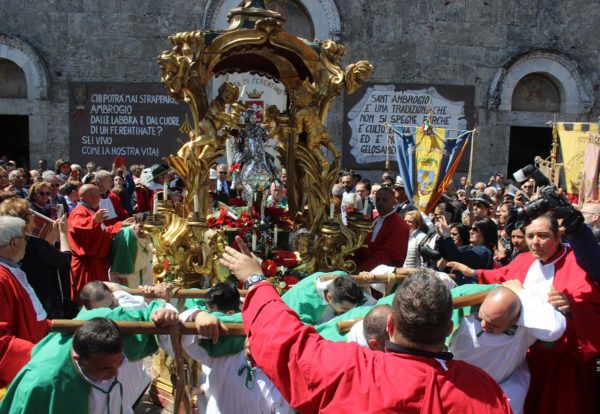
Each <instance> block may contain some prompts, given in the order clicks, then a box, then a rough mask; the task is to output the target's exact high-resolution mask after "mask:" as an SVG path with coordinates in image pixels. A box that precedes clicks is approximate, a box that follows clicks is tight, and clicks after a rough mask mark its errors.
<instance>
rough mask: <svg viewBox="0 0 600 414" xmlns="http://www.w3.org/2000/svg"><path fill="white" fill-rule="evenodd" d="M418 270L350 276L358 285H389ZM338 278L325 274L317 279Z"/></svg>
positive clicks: (409, 269) (403, 269) (404, 269)
mask: <svg viewBox="0 0 600 414" xmlns="http://www.w3.org/2000/svg"><path fill="white" fill-rule="evenodd" d="M416 270H418V269H412V268H398V269H397V270H396V273H385V274H383V275H371V274H369V273H368V272H365V273H361V274H358V275H351V276H352V277H353V278H355V279H356V281H357V282H358V283H359V284H373V283H389V282H400V281H402V280H404V279H405V278H406V277H407V276H409V275H410V274H411V273H413V272H415V271H416ZM338 277H340V276H339V275H333V274H326V275H321V276H320V277H319V279H320V280H322V281H327V280H333V279H336V278H338Z"/></svg>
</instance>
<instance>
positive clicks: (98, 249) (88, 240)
mask: <svg viewBox="0 0 600 414" xmlns="http://www.w3.org/2000/svg"><path fill="white" fill-rule="evenodd" d="M79 198H80V204H79V205H78V206H77V207H75V208H74V209H73V211H72V212H71V215H70V216H69V222H68V224H69V232H68V233H67V237H68V238H69V244H70V246H71V251H72V257H71V299H72V300H74V301H77V299H78V296H79V291H80V290H81V288H83V286H85V285H86V284H87V283H88V282H91V281H92V280H100V281H108V267H109V265H108V254H109V251H110V245H111V242H112V239H113V237H114V236H115V235H116V234H117V232H118V231H119V230H121V227H122V226H123V224H124V223H127V224H132V223H134V219H132V218H131V219H127V220H125V221H124V222H118V223H116V224H114V225H112V226H105V225H104V224H102V222H103V221H104V216H105V214H106V213H107V211H106V210H105V209H101V208H99V206H100V190H99V189H98V187H96V186H95V185H93V184H85V185H82V186H81V188H80V189H79Z"/></svg>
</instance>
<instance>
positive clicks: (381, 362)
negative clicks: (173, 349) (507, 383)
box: [242, 282, 512, 414]
mask: <svg viewBox="0 0 600 414" xmlns="http://www.w3.org/2000/svg"><path fill="white" fill-rule="evenodd" d="M242 318H243V320H244V327H245V329H246V333H247V335H248V338H249V344H250V350H251V353H252V357H253V358H254V360H255V362H256V364H257V365H258V366H259V367H261V368H262V369H263V370H264V372H265V373H266V374H267V375H268V376H269V378H270V379H271V380H272V381H273V383H274V384H275V386H276V387H277V388H278V389H279V391H280V392H281V394H282V395H283V397H284V398H285V399H286V400H287V401H288V402H289V403H290V405H291V406H292V407H294V408H295V409H296V410H298V411H299V412H300V413H335V414H340V413H428V414H442V413H444V414H452V413H460V414H468V413H473V414H475V413H477V414H482V413H510V412H512V411H511V409H510V406H509V404H508V401H507V399H506V397H505V395H504V393H503V392H502V390H501V389H500V387H499V386H498V385H497V384H496V383H495V382H494V380H493V379H492V378H491V377H490V376H488V375H487V374H486V373H485V372H483V371H482V370H480V369H479V368H476V367H474V366H472V365H470V364H467V363H466V362H462V361H454V360H451V359H450V360H447V361H443V360H442V361H441V362H440V360H438V359H434V358H431V357H426V356H418V355H412V354H405V353H395V352H393V353H392V352H385V353H384V352H380V351H371V350H370V349H367V348H363V347H360V346H359V345H357V344H355V343H343V342H331V341H327V340H325V339H323V338H322V337H321V336H320V335H319V334H318V333H317V332H316V331H315V329H314V328H313V327H312V326H308V325H305V324H303V323H302V322H300V320H299V319H298V316H297V315H296V313H294V312H293V311H292V310H291V309H290V308H289V307H288V306H286V305H285V304H284V303H283V302H282V301H281V299H280V297H279V295H278V294H277V292H276V291H275V289H274V288H273V286H272V285H271V284H269V283H268V282H261V283H260V284H258V285H257V286H255V287H254V288H253V289H252V290H250V292H249V293H248V296H246V300H245V301H244V307H243V310H242Z"/></svg>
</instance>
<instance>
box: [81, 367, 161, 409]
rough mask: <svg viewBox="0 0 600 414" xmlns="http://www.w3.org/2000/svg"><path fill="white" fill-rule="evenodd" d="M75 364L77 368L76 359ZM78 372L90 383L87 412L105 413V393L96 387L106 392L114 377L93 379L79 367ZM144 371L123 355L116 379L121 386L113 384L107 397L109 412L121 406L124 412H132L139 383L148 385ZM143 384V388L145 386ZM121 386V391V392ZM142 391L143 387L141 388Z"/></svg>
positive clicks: (137, 395) (137, 394) (138, 393)
mask: <svg viewBox="0 0 600 414" xmlns="http://www.w3.org/2000/svg"><path fill="white" fill-rule="evenodd" d="M74 362H75V366H76V367H77V368H79V365H78V364H77V362H76V361H74ZM79 373H80V374H81V376H82V378H83V379H84V380H85V381H86V382H87V383H89V384H91V385H92V387H91V388H90V391H91V392H90V393H89V400H88V413H89V414H105V413H106V412H107V411H106V399H107V395H106V394H105V393H104V392H102V391H100V390H98V389H96V388H95V387H98V388H100V389H102V390H104V391H106V392H108V390H109V389H110V387H111V385H112V383H113V382H114V378H111V379H109V380H93V379H91V378H89V377H87V376H86V375H85V374H84V373H83V372H82V371H81V369H79ZM144 375H146V374H145V372H144V373H143V372H142V371H140V369H139V366H138V364H137V362H131V361H130V360H128V359H127V357H124V359H123V364H121V366H120V367H119V372H118V374H117V380H118V381H119V382H120V383H121V385H122V387H120V386H119V384H115V385H114V386H113V388H112V390H111V391H110V393H109V395H108V397H109V408H110V412H111V413H120V412H121V407H123V413H124V414H133V408H132V406H133V404H135V402H136V401H137V399H138V397H139V396H140V392H139V388H140V385H141V384H144V381H145V386H147V385H148V383H149V382H148V381H147V380H146V379H145V378H144ZM146 376H147V375H146ZM145 386H144V388H145ZM121 388H122V389H123V392H122V394H121ZM142 391H143V389H142ZM74 410H75V408H74ZM73 412H75V411H73Z"/></svg>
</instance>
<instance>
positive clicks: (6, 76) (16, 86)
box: [0, 58, 27, 98]
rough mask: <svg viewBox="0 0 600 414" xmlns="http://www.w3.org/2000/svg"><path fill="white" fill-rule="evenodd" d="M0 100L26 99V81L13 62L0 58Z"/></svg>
mask: <svg viewBox="0 0 600 414" xmlns="http://www.w3.org/2000/svg"><path fill="white" fill-rule="evenodd" d="M0 98H27V79H26V78H25V73H24V72H23V70H22V69H21V68H20V67H19V66H18V65H17V64H16V63H14V62H12V61H10V60H8V59H1V58H0Z"/></svg>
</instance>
